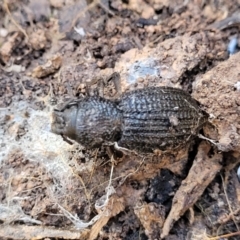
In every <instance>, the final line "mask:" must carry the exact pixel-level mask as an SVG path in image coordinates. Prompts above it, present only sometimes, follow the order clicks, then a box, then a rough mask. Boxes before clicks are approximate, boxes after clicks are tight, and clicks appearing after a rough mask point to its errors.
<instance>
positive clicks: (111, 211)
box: [88, 195, 125, 240]
mask: <svg viewBox="0 0 240 240" xmlns="http://www.w3.org/2000/svg"><path fill="white" fill-rule="evenodd" d="M124 208H125V204H124V200H123V198H119V197H117V196H116V195H114V196H112V197H111V198H110V199H109V201H108V205H107V206H106V207H105V210H104V212H103V213H102V216H101V218H100V219H99V220H98V221H97V222H96V223H95V224H94V225H93V227H92V229H91V231H90V235H89V238H88V239H89V240H93V239H96V237H97V236H98V234H99V232H100V231H101V229H102V227H103V226H104V225H106V224H107V222H108V220H109V219H110V218H111V217H114V216H116V215H117V214H118V213H120V212H121V211H123V210H124Z"/></svg>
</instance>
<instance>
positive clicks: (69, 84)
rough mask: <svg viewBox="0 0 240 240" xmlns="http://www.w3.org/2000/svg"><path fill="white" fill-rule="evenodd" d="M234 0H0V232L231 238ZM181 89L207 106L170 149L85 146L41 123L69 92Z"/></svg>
mask: <svg viewBox="0 0 240 240" xmlns="http://www.w3.org/2000/svg"><path fill="white" fill-rule="evenodd" d="M239 7H240V2H239V1H238V0H231V1H225V2H224V1H220V0H217V1H200V0H192V1H179V0H174V1H170V0H165V1H161V0H146V1H144V0H96V1H91V0H86V1H85V0H42V1H37V0H29V1H28V0H22V1H16V0H3V2H2V4H1V5H0V15H1V18H0V238H1V239H99V240H105V239H116V240H120V239H126V240H127V239H129V240H130V239H142V240H143V239H150V240H153V239H166V240H175V239H176V240H177V239H178V240H179V239H180V240H185V239H189V240H190V239H193V240H195V239H196V240H197V239H209V240H213V239H231V240H234V239H239V238H240V180H239V178H240V176H238V175H240V174H237V172H238V173H240V170H238V168H239V165H240V61H239V59H240V53H239V52H238V51H239V48H240V41H239V38H238V36H239V26H240V18H239V14H240V12H239ZM115 72H117V73H119V75H120V87H121V92H126V91H129V90H132V89H136V88H145V87H148V86H170V87H176V88H181V89H184V90H185V91H187V92H189V93H190V94H191V95H192V96H193V97H194V98H195V99H196V100H197V101H198V102H199V103H200V106H201V108H202V109H203V110H204V111H206V112H207V113H208V114H209V121H208V123H207V124H206V125H205V126H204V127H203V129H202V130H201V132H200V135H199V137H197V138H196V139H194V140H193V141H191V142H190V143H188V144H186V146H184V147H182V148H181V149H175V150H172V151H170V152H159V151H156V153H155V154H154V155H147V156H142V155H140V154H138V153H134V152H131V151H129V152H127V153H126V152H124V153H121V152H119V151H117V150H113V151H115V152H114V155H111V154H110V152H109V151H108V150H109V149H108V148H106V147H104V146H103V147H102V148H100V149H91V150H88V149H85V148H84V147H83V146H81V145H79V144H77V143H73V144H69V143H68V142H66V141H64V140H63V139H62V138H61V136H58V135H55V134H53V133H52V132H51V113H52V111H53V109H55V108H58V107H59V106H61V105H63V104H64V103H65V102H66V101H67V100H69V99H72V98H79V97H84V96H86V95H88V94H90V95H94V94H98V92H99V91H100V86H101V84H103V85H104V90H103V92H102V94H104V97H106V98H110V99H117V98H118V97H119V94H121V92H120V93H119V91H118V90H117V89H116V87H115V85H114V82H113V81H112V79H111V78H110V76H111V74H113V73H115Z"/></svg>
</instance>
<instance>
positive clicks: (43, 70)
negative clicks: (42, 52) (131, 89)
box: [32, 55, 62, 78]
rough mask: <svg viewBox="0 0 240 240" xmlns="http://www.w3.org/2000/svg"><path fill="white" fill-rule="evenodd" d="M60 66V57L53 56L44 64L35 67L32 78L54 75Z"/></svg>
mask: <svg viewBox="0 0 240 240" xmlns="http://www.w3.org/2000/svg"><path fill="white" fill-rule="evenodd" d="M61 65H62V57H61V56H60V55H55V56H53V57H52V58H51V59H49V60H48V61H47V63H46V64H44V65H41V66H37V67H36V68H34V69H33V71H32V77H36V78H42V77H46V76H48V75H50V74H53V73H55V72H56V71H57V70H58V69H59V68H60V66H61Z"/></svg>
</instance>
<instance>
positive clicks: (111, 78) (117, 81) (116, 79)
mask: <svg viewBox="0 0 240 240" xmlns="http://www.w3.org/2000/svg"><path fill="white" fill-rule="evenodd" d="M106 81H107V82H109V81H113V84H114V87H115V90H116V92H117V97H120V96H121V94H122V88H121V82H120V74H119V73H118V72H114V73H112V74H111V75H110V76H109V77H108V78H107V79H106Z"/></svg>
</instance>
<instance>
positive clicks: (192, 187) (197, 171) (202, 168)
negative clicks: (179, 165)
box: [161, 142, 222, 238]
mask: <svg viewBox="0 0 240 240" xmlns="http://www.w3.org/2000/svg"><path fill="white" fill-rule="evenodd" d="M210 149H211V146H210V145H209V144H208V143H206V142H203V143H201V145H200V147H199V150H198V154H197V156H196V158H195V160H194V163H193V166H192V167H191V169H190V172H189V174H188V176H187V178H186V179H185V180H183V182H182V184H181V187H180V188H179V190H178V191H177V193H176V195H175V196H174V198H173V204H172V208H171V211H170V213H169V215H168V217H167V219H166V221H165V223H164V226H163V232H162V235H161V237H162V238H163V237H166V236H167V235H168V233H169V231H170V229H171V227H172V226H173V224H174V222H175V221H177V220H178V219H179V218H180V217H181V216H182V215H183V214H184V213H185V212H186V211H187V210H188V209H189V208H190V207H192V206H193V204H194V203H195V202H196V201H197V200H198V198H199V197H200V196H201V195H202V193H203V191H204V190H205V189H206V187H207V186H208V184H209V183H210V182H211V181H212V180H213V179H214V177H215V175H216V174H217V173H218V172H219V171H220V169H221V167H222V166H221V164H220V162H221V160H222V154H220V153H214V155H213V156H211V157H209V156H208V153H209V151H210Z"/></svg>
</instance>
